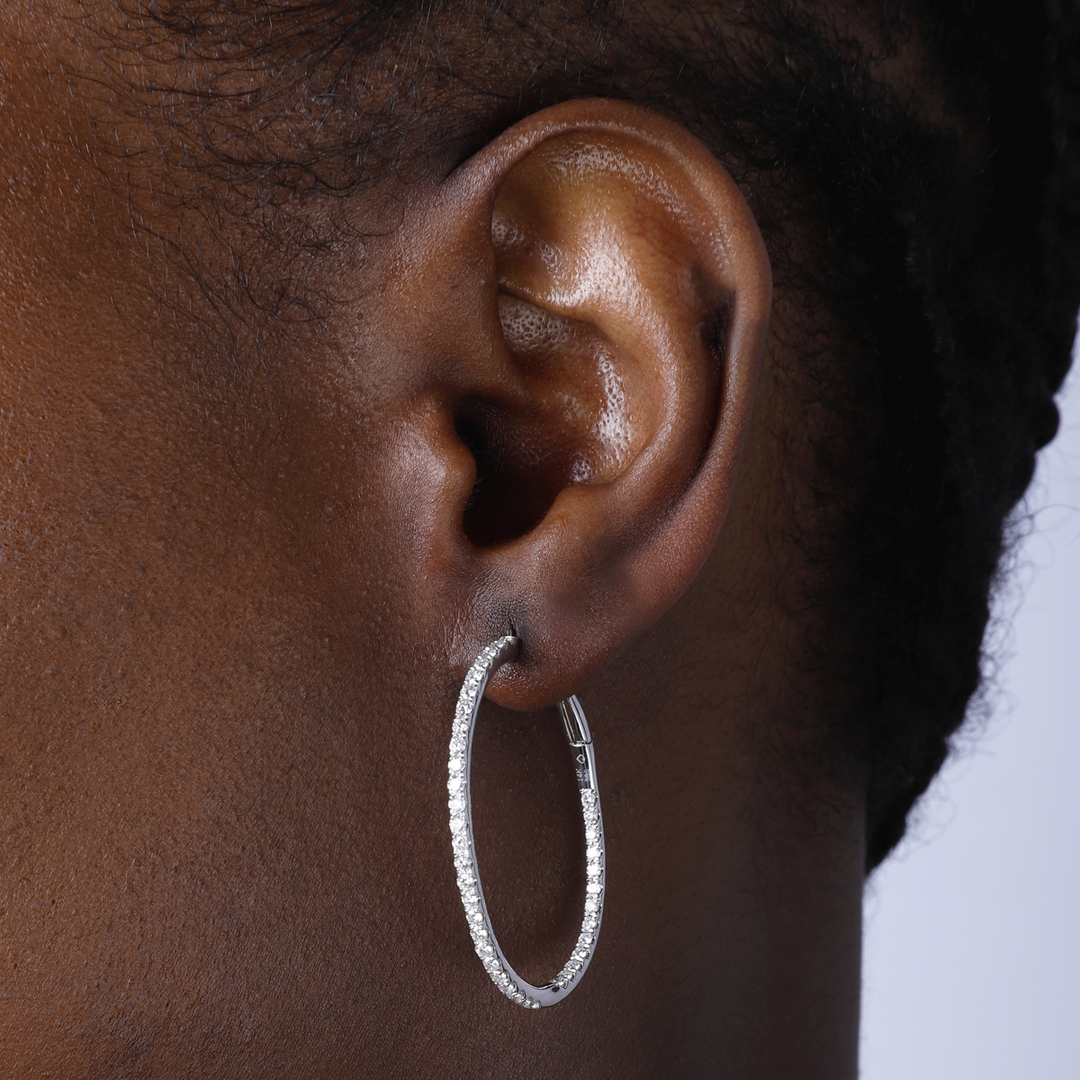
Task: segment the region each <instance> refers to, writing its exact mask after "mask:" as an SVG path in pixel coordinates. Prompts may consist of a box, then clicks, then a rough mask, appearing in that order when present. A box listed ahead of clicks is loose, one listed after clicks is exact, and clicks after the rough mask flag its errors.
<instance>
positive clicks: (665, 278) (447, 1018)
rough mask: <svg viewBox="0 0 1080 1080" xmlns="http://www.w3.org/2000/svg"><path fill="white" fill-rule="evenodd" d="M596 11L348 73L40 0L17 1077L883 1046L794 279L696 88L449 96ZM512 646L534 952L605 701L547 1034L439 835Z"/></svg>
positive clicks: (6, 537)
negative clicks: (604, 859) (820, 706)
mask: <svg viewBox="0 0 1080 1080" xmlns="http://www.w3.org/2000/svg"><path fill="white" fill-rule="evenodd" d="M553 10H554V8H553V6H547V7H545V8H543V10H542V11H538V12H537V22H536V24H535V25H531V26H529V27H528V28H527V29H528V32H525V31H523V32H522V33H523V37H522V45H521V49H520V50H503V49H501V47H500V48H499V49H495V47H494V46H495V45H496V44H498V43H497V42H495V43H493V42H491V41H488V40H485V39H484V37H483V34H482V33H481V32H480V31H479V30H477V29H476V28H475V27H474V26H473V24H472V23H471V22H470V21H469V18H468V17H466V16H464V15H462V16H460V22H458V21H455V20H457V19H458V18H459V16H458V15H457V14H455V12H453V11H449V12H444V13H442V15H440V18H442V19H444V20H445V22H446V26H445V28H444V29H445V36H444V38H443V39H442V40H443V43H444V46H445V51H444V52H443V53H441V54H438V62H437V63H436V62H435V61H434V60H432V59H431V57H432V56H434V55H436V54H434V53H431V52H430V51H429V49H430V45H429V43H426V39H423V38H422V35H419V32H417V33H416V34H414V35H413V36H412V37H410V36H408V35H404V34H403V33H402V32H400V28H398V29H395V30H394V31H393V33H392V34H390V33H389V32H388V36H387V37H386V38H385V42H386V43H387V44H385V47H384V49H383V50H382V51H381V52H380V51H378V50H376V51H375V52H374V53H372V54H371V55H372V56H374V57H375V60H370V59H369V58H368V57H367V56H366V54H365V58H364V59H363V60H362V62H360V63H359V64H358V66H357V68H356V71H355V72H354V74H353V75H352V76H350V78H352V79H353V82H352V83H349V84H348V85H349V86H350V87H353V88H355V89H354V90H351V91H350V94H351V96H350V94H341V95H339V96H338V97H332V96H331V89H332V88H331V87H330V86H329V85H328V84H327V85H322V84H320V81H319V80H320V79H324V76H323V74H322V71H323V69H320V68H319V67H318V66H314V67H313V66H311V65H312V64H313V63H314V62H313V61H310V58H309V57H308V56H306V55H301V53H299V52H295V53H290V51H289V50H290V49H293V50H298V49H299V46H298V45H296V44H295V42H293V43H292V44H290V41H292V39H290V38H288V35H286V34H284V33H283V34H282V36H281V38H280V40H279V38H277V37H275V36H274V35H273V33H271V31H270V30H265V32H266V34H267V35H268V38H267V40H269V41H270V42H271V44H272V45H273V48H271V49H269V51H266V52H250V51H246V46H244V47H241V46H240V45H239V44H237V43H236V42H232V43H230V42H229V41H228V40H221V39H220V38H219V37H218V36H217V35H215V33H214V32H213V29H212V27H211V28H210V29H207V28H205V27H204V28H203V30H202V31H200V34H204V36H202V37H200V35H199V34H195V35H193V36H185V34H184V28H183V27H179V28H178V27H170V26H167V25H163V24H161V23H151V22H149V21H144V22H142V23H140V21H139V20H138V19H137V18H135V17H134V16H133V15H131V14H130V13H128V14H124V13H123V12H122V11H121V9H120V8H119V7H117V8H115V9H114V8H112V7H105V8H102V9H100V10H99V9H93V10H90V9H85V8H82V7H80V6H79V5H76V4H73V3H72V4H68V3H60V2H57V3H56V4H54V5H41V4H37V3H35V4H33V5H30V4H20V3H14V4H9V5H5V6H4V7H3V9H2V10H0V94H2V95H3V102H4V104H3V107H2V108H0V146H2V147H3V152H2V166H3V172H2V174H0V250H2V251H3V269H2V271H0V312H2V319H3V325H4V327H5V329H4V333H3V336H2V340H0V409H2V416H0V425H2V427H0V431H2V436H0V485H2V486H0V627H2V629H0V716H2V717H3V725H4V726H3V732H4V734H3V747H2V751H0V753H2V757H0V823H2V824H0V845H2V850H3V856H2V860H0V866H2V867H3V869H2V871H0V881H2V889H0V894H2V898H0V909H2V911H0V927H2V935H0V940H2V942H3V948H2V949H0V956H2V957H3V960H4V963H5V964H6V965H7V966H6V972H5V974H4V977H3V980H2V982H3V989H2V991H0V993H2V995H3V997H4V1000H5V1005H4V1007H3V1009H0V1061H3V1062H4V1063H5V1064H6V1065H7V1066H8V1068H9V1070H12V1071H13V1074H14V1072H18V1071H20V1070H21V1072H22V1073H23V1074H25V1075H29V1074H30V1072H34V1073H35V1075H37V1074H39V1073H40V1074H41V1075H55V1076H61V1075H63V1076H87V1077H97V1076H101V1077H106V1076H126V1075H131V1076H144V1075H145V1076H158V1075H162V1076H164V1075H179V1074H185V1075H199V1076H221V1077H225V1076H230V1077H232V1076H246V1075H257V1076H259V1077H264V1078H267V1077H272V1076H279V1075H280V1076H304V1077H316V1076H319V1077H341V1076H346V1075H353V1074H356V1075H370V1076H387V1077H390V1076H402V1077H406V1076H407V1077H410V1078H411V1077H421V1076H431V1077H447V1076H451V1075H455V1076H456V1075H469V1076H473V1075H475V1076H492V1077H495V1076H499V1077H502V1076H506V1077H511V1076H513V1077H520V1076H529V1077H542V1076H546V1075H549V1074H550V1075H596V1076H615V1075H618V1076H627V1077H631V1076H642V1077H644V1076H649V1077H653V1076H697V1075H702V1076H704V1075H724V1076H731V1077H735V1076H739V1077H744V1076H745V1077H751V1076H754V1077H756V1076H762V1077H763V1076H766V1075H768V1076H779V1075H788V1074H789V1073H790V1074H791V1075H796V1072H797V1073H798V1075H800V1076H810V1075H813V1076H816V1075H821V1076H823V1077H824V1076H829V1077H837V1076H843V1075H854V1061H855V1038H856V1030H857V1027H856V1018H857V1000H858V999H857V995H858V952H859V944H858V941H859V904H860V891H861V881H862V866H863V838H862V834H861V817H860V812H859V800H858V798H857V797H855V796H853V795H851V794H850V793H849V792H848V791H847V790H846V788H843V787H842V786H840V785H838V784H836V783H835V782H834V781H831V780H827V779H826V778H825V776H824V774H819V773H817V772H815V771H813V770H810V771H806V769H805V768H804V767H803V766H802V765H798V764H797V763H798V762H801V761H803V760H804V759H802V758H800V757H799V755H797V754H796V753H795V748H796V747H797V746H798V745H799V744H801V742H803V741H804V740H808V739H810V738H811V734H810V733H808V732H805V731H799V730H797V729H794V728H792V727H790V726H788V725H786V724H784V723H782V722H780V720H779V719H778V717H780V716H782V715H784V714H785V710H787V709H788V707H789V704H790V700H791V695H792V694H794V693H796V688H795V684H794V683H793V680H792V678H791V674H790V671H789V664H790V656H791V652H792V650H794V649H795V648H796V644H795V641H796V639H795V631H794V630H793V629H792V627H791V625H789V623H788V622H787V621H786V620H785V618H784V614H783V604H782V595H781V593H782V585H783V583H785V582H786V581H787V578H788V575H789V571H790V569H791V567H792V566H793V565H794V564H795V563H797V561H798V560H797V557H796V554H794V553H793V552H792V551H791V550H789V549H788V548H787V547H786V546H785V543H784V540H783V538H782V537H779V536H777V535H776V532H775V521H776V518H775V512H774V511H775V506H776V504H777V501H778V500H779V499H781V498H782V496H783V489H782V487H781V485H780V482H779V470H780V467H781V466H780V461H781V457H780V440H779V439H778V437H777V427H778V423H779V419H778V418H780V417H781V416H782V415H783V407H784V400H783V396H782V395H783V389H782V386H783V384H782V382H781V381H780V380H778V379H777V378H776V377H775V369H776V365H778V364H783V363H787V360H785V359H784V357H785V355H786V354H785V352H784V350H785V349H786V348H788V347H789V346H788V344H786V341H785V338H784V337H783V335H781V334H779V333H778V328H782V327H784V326H785V325H788V324H789V322H790V324H792V325H794V323H795V322H797V320H796V319H795V318H794V314H797V310H796V309H797V304H798V298H797V297H795V296H793V295H792V294H790V293H787V292H785V291H784V290H783V289H778V291H777V295H776V298H775V304H773V303H771V301H770V292H769V290H770V280H771V279H770V276H769V266H768V259H767V257H766V255H765V253H764V247H763V246H762V243H761V239H760V236H759V234H758V232H757V225H756V223H755V221H754V218H753V215H752V214H751V212H750V210H749V208H748V207H747V205H746V203H745V202H743V200H742V196H741V195H740V193H739V189H738V188H737V186H736V185H735V183H734V182H733V181H732V180H731V178H730V177H729V176H728V175H727V173H726V172H725V171H724V169H723V167H722V166H721V165H720V164H719V162H718V161H717V160H716V159H715V158H713V157H712V156H711V154H709V152H708V151H707V150H705V149H704V147H703V146H702V145H701V144H700V143H698V142H697V140H696V139H695V138H694V137H693V136H691V135H690V134H689V133H688V132H687V131H685V130H684V129H683V128H681V127H680V126H679V125H677V124H676V123H674V122H673V121H671V120H670V119H665V118H664V117H663V116H662V115H661V113H660V112H656V111H652V112H650V111H646V110H643V109H638V108H635V107H631V106H626V105H623V104H621V103H618V102H615V103H609V104H606V105H604V104H601V105H597V106H592V105H587V106H575V105H567V106H562V105H559V106H556V107H555V108H554V109H552V110H548V111H544V110H543V109H537V110H535V111H533V110H527V111H528V113H529V115H528V116H527V117H526V118H525V119H523V120H521V121H520V122H519V123H517V124H514V123H511V122H510V120H511V119H513V120H517V117H516V116H514V117H508V116H507V115H506V106H505V103H503V104H499V102H498V100H496V101H495V102H494V103H492V102H491V101H490V100H488V99H486V98H485V97H484V95H483V94H480V93H479V92H478V91H477V89H476V86H475V83H474V82H471V81H470V80H469V79H468V78H467V77H464V76H463V77H462V79H461V81H460V82H455V81H453V80H452V79H451V77H450V75H449V74H448V73H449V72H450V71H451V69H452V68H454V66H455V64H456V63H457V59H458V57H460V58H461V65H462V69H463V70H464V71H465V72H468V70H474V71H479V72H482V73H484V77H485V78H487V79H491V78H496V79H498V78H499V77H503V78H505V80H506V85H507V86H508V87H511V86H513V87H516V83H515V82H514V80H515V79H517V78H518V74H519V68H521V67H523V66H524V67H528V66H529V65H530V64H532V65H534V66H535V65H540V66H541V67H542V66H543V64H545V63H549V62H551V57H550V54H548V53H544V52H543V51H542V50H541V51H537V50H538V49H539V46H540V44H542V43H543V41H544V40H548V39H549V38H551V39H552V40H554V39H555V38H552V37H551V36H552V35H553V34H555V32H556V30H557V29H558V27H556V28H555V30H553V29H552V27H550V26H548V24H547V23H546V22H545V19H546V18H547V17H548V16H551V15H552V12H553ZM283 21H284V25H286V26H291V25H292V24H291V23H289V21H288V19H287V18H284V20H283ZM301 24H302V18H301V20H300V21H299V22H298V23H297V24H296V25H297V26H299V25H301ZM499 25H500V26H501V25H502V24H499ZM264 29H265V28H264V27H263V26H261V25H260V24H258V23H257V22H256V23H254V24H252V28H251V34H252V35H253V37H256V38H258V37H259V36H260V35H261V34H263V33H264ZM577 33H578V32H577V31H575V32H574V33H570V32H569V31H565V33H564V38H562V39H558V40H564V41H565V42H570V43H571V44H574V47H575V48H576V41H577V38H576V37H575V34H577ZM409 42H413V43H414V44H413V45H412V46H410V45H409ZM422 42H423V48H421V43H422ZM402 43H404V44H402ZM204 44H205V50H203V45H204ZM410 47H413V48H415V49H416V50H417V52H416V54H415V55H412V54H410V53H409V48H410ZM567 48H569V46H567ZM279 49H280V51H278V50H279ZM399 49H401V50H403V51H394V50H399ZM230 50H232V52H230ZM470 50H478V51H470ZM496 52H497V53H498V63H495V62H494V60H493V57H495V54H496ZM297 56H299V57H300V59H299V60H296V57H297ZM631 59H632V57H631ZM324 60H325V58H324ZM294 61H295V63H294ZM469 65H472V68H471V69H470V67H469ZM556 66H557V65H556ZM325 70H327V71H329V70H331V69H330V68H329V67H327V68H326V69H325ZM500 71H503V75H502V76H499V74H498V73H499V72H500ZM301 74H303V79H301ZM364 79H367V82H364ZM305 80H306V81H305ZM325 81H326V80H325V79H324V82H325ZM489 85H496V86H497V85H498V83H495V84H489ZM312 86H314V89H312ZM402 87H404V89H402ZM515 92H516V90H515ZM563 96H573V95H563ZM499 97H501V95H496V98H499ZM481 99H483V100H484V101H485V102H486V103H485V104H482V105H480V104H478V101H480V100H481ZM590 110H591V111H590ZM365 154H366V155H368V156H367V158H365V159H364V160H365V164H364V166H363V169H360V168H359V167H358V166H357V160H359V159H360V158H364V155H365ZM350 155H351V156H350ZM339 181H340V183H338V182H339ZM346 181H347V183H346ZM4 185H6V186H4ZM342 185H344V187H342ZM350 185H351V186H350ZM339 189H340V190H339ZM770 313H772V318H773V336H772V337H771V338H769V339H768V340H767V339H766V328H767V325H768V320H769V318H770ZM755 390H756V391H757V394H756V398H755ZM511 626H513V628H514V629H515V631H516V632H518V633H519V635H520V636H521V637H522V640H523V642H524V652H523V655H522V658H521V659H520V662H517V663H516V664H511V665H508V666H507V668H506V669H504V671H503V672H502V674H501V675H500V676H499V679H498V680H497V681H496V682H494V683H493V684H492V690H491V697H492V699H493V701H492V703H489V704H487V705H485V707H484V709H483V710H482V712H481V718H480V725H479V729H478V732H479V733H478V736H477V745H476V750H475V758H474V812H475V816H476V823H477V824H476V828H477V838H478V847H479V851H480V861H481V869H482V872H483V880H484V885H485V889H486V890H487V892H488V900H489V906H490V908H491V912H492V917H493V919H494V921H495V924H496V928H497V930H498V932H499V936H500V941H501V943H502V946H503V948H504V950H505V951H506V953H507V954H508V956H510V957H511V959H512V961H513V962H514V963H515V964H516V966H517V967H518V968H519V970H521V971H522V972H523V974H525V975H526V976H527V977H531V978H532V979H533V980H534V981H537V982H539V981H542V980H543V979H544V978H546V977H547V976H548V975H550V974H553V973H554V972H555V971H556V970H557V969H558V967H559V966H561V963H562V961H563V960H564V959H565V956H566V955H567V954H568V952H569V950H570V948H571V947H572V945H573V941H574V937H575V935H576V931H577V926H578V921H579V918H580V906H581V898H582V895H583V889H584V877H583V873H584V863H583V841H582V838H581V837H580V836H579V829H580V820H579V816H578V811H577V807H576V801H575V799H576V796H575V792H574V788H573V773H572V772H571V770H570V765H569V759H568V756H567V751H566V746H565V740H564V737H563V735H562V729H561V726H560V724H559V721H558V717H557V715H556V713H555V711H554V708H553V706H554V704H555V703H556V702H557V701H558V700H559V699H560V698H561V697H564V696H565V695H566V694H569V693H571V692H577V693H579V694H580V697H581V700H582V702H583V704H584V707H585V709H586V711H587V712H588V715H589V718H590V723H591V726H592V729H593V734H594V739H595V743H596V752H597V757H598V767H599V779H600V784H601V797H602V798H603V800H604V812H605V821H606V825H607V842H608V869H607V874H608V877H607V882H608V905H607V911H606V914H605V922H604V929H603V935H602V938H601V941H600V944H599V948H598V952H597V957H596V960H595V961H594V963H593V966H592V967H591V968H590V970H589V972H588V976H587V980H586V981H585V982H583V984H582V986H581V987H580V989H578V990H577V991H575V994H574V996H573V997H572V998H570V999H569V1000H568V1001H567V1002H566V1003H565V1004H562V1005H560V1006H559V1007H558V1008H555V1009H552V1010H546V1011H545V1012H544V1013H543V1014H542V1015H534V1014H531V1013H525V1012H524V1011H522V1010H518V1009H516V1008H515V1007H514V1006H512V1005H511V1004H509V1003H508V1002H507V1001H506V1000H505V999H504V998H502V997H501V996H500V995H499V994H498V993H497V992H496V991H495V990H494V989H493V988H492V987H491V986H490V984H489V983H488V981H487V979H486V976H485V974H484V972H483V969H482V967H481V966H480V964H479V962H478V961H477V959H476V957H475V956H474V955H473V953H472V947H471V943H470V940H469V936H468V932H467V929H466V926H465V921H464V916H463V914H462V912H461V910H460V902H459V899H458V895H457V891H456V886H455V881H454V872H453V858H452V852H451V846H450V838H449V831H448V828H447V820H446V819H447V811H446V788H445V768H446V752H447V744H448V740H449V735H450V725H451V721H452V716H453V708H454V701H455V699H456V696H457V693H458V690H459V688H460V682H461V679H462V677H463V676H464V673H465V670H466V669H467V667H468V664H469V663H470V662H471V660H472V658H473V657H474V656H475V654H476V653H477V652H478V651H479V649H480V648H482V647H483V646H484V645H485V644H487V642H488V641H489V640H491V639H493V638H494V637H497V636H499V634H501V633H504V632H506V631H507V630H508V629H510V627H511Z"/></svg>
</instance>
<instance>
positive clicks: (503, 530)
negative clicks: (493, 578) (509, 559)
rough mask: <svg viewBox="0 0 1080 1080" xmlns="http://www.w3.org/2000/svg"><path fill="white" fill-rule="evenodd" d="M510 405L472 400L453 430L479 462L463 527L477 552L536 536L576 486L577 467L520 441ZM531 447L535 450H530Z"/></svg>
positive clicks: (460, 409) (456, 415)
mask: <svg viewBox="0 0 1080 1080" xmlns="http://www.w3.org/2000/svg"><path fill="white" fill-rule="evenodd" d="M505 412H506V408H505V406H502V405H499V404H497V403H495V402H491V401H485V400H482V399H476V398H470V399H466V400H464V401H461V402H459V403H458V405H457V407H456V408H455V410H454V429H455V430H456V431H457V435H458V438H459V439H461V441H462V442H463V443H464V444H465V446H466V447H467V448H468V449H469V452H470V453H471V454H472V456H473V459H474V460H475V462H476V480H475V482H474V483H473V489H472V492H471V494H470V495H469V500H468V502H467V503H466V504H465V510H464V513H463V515H462V527H463V529H464V531H465V535H466V537H468V539H469V541H470V542H471V543H473V544H475V545H476V546H477V547H494V546H496V545H498V544H506V543H509V542H510V541H512V540H517V539H518V538H519V537H522V536H525V535H526V534H528V533H529V532H531V531H532V530H533V529H534V528H536V526H537V525H539V524H540V522H541V521H542V520H543V519H544V516H545V515H546V514H547V512H548V510H550V509H551V505H552V503H554V502H555V499H556V497H557V496H558V494H559V492H560V491H561V490H562V488H564V487H565V486H566V485H567V484H568V483H570V482H571V471H572V468H571V466H572V463H571V462H569V461H565V462H561V461H559V460H558V455H552V454H544V453H541V452H538V448H537V445H536V442H535V440H531V439H528V438H522V437H521V436H522V432H521V430H520V428H521V421H520V419H519V420H518V434H517V437H516V438H515V437H514V436H513V434H512V428H511V425H510V423H509V417H507V416H506V415H505ZM530 444H531V445H530Z"/></svg>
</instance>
